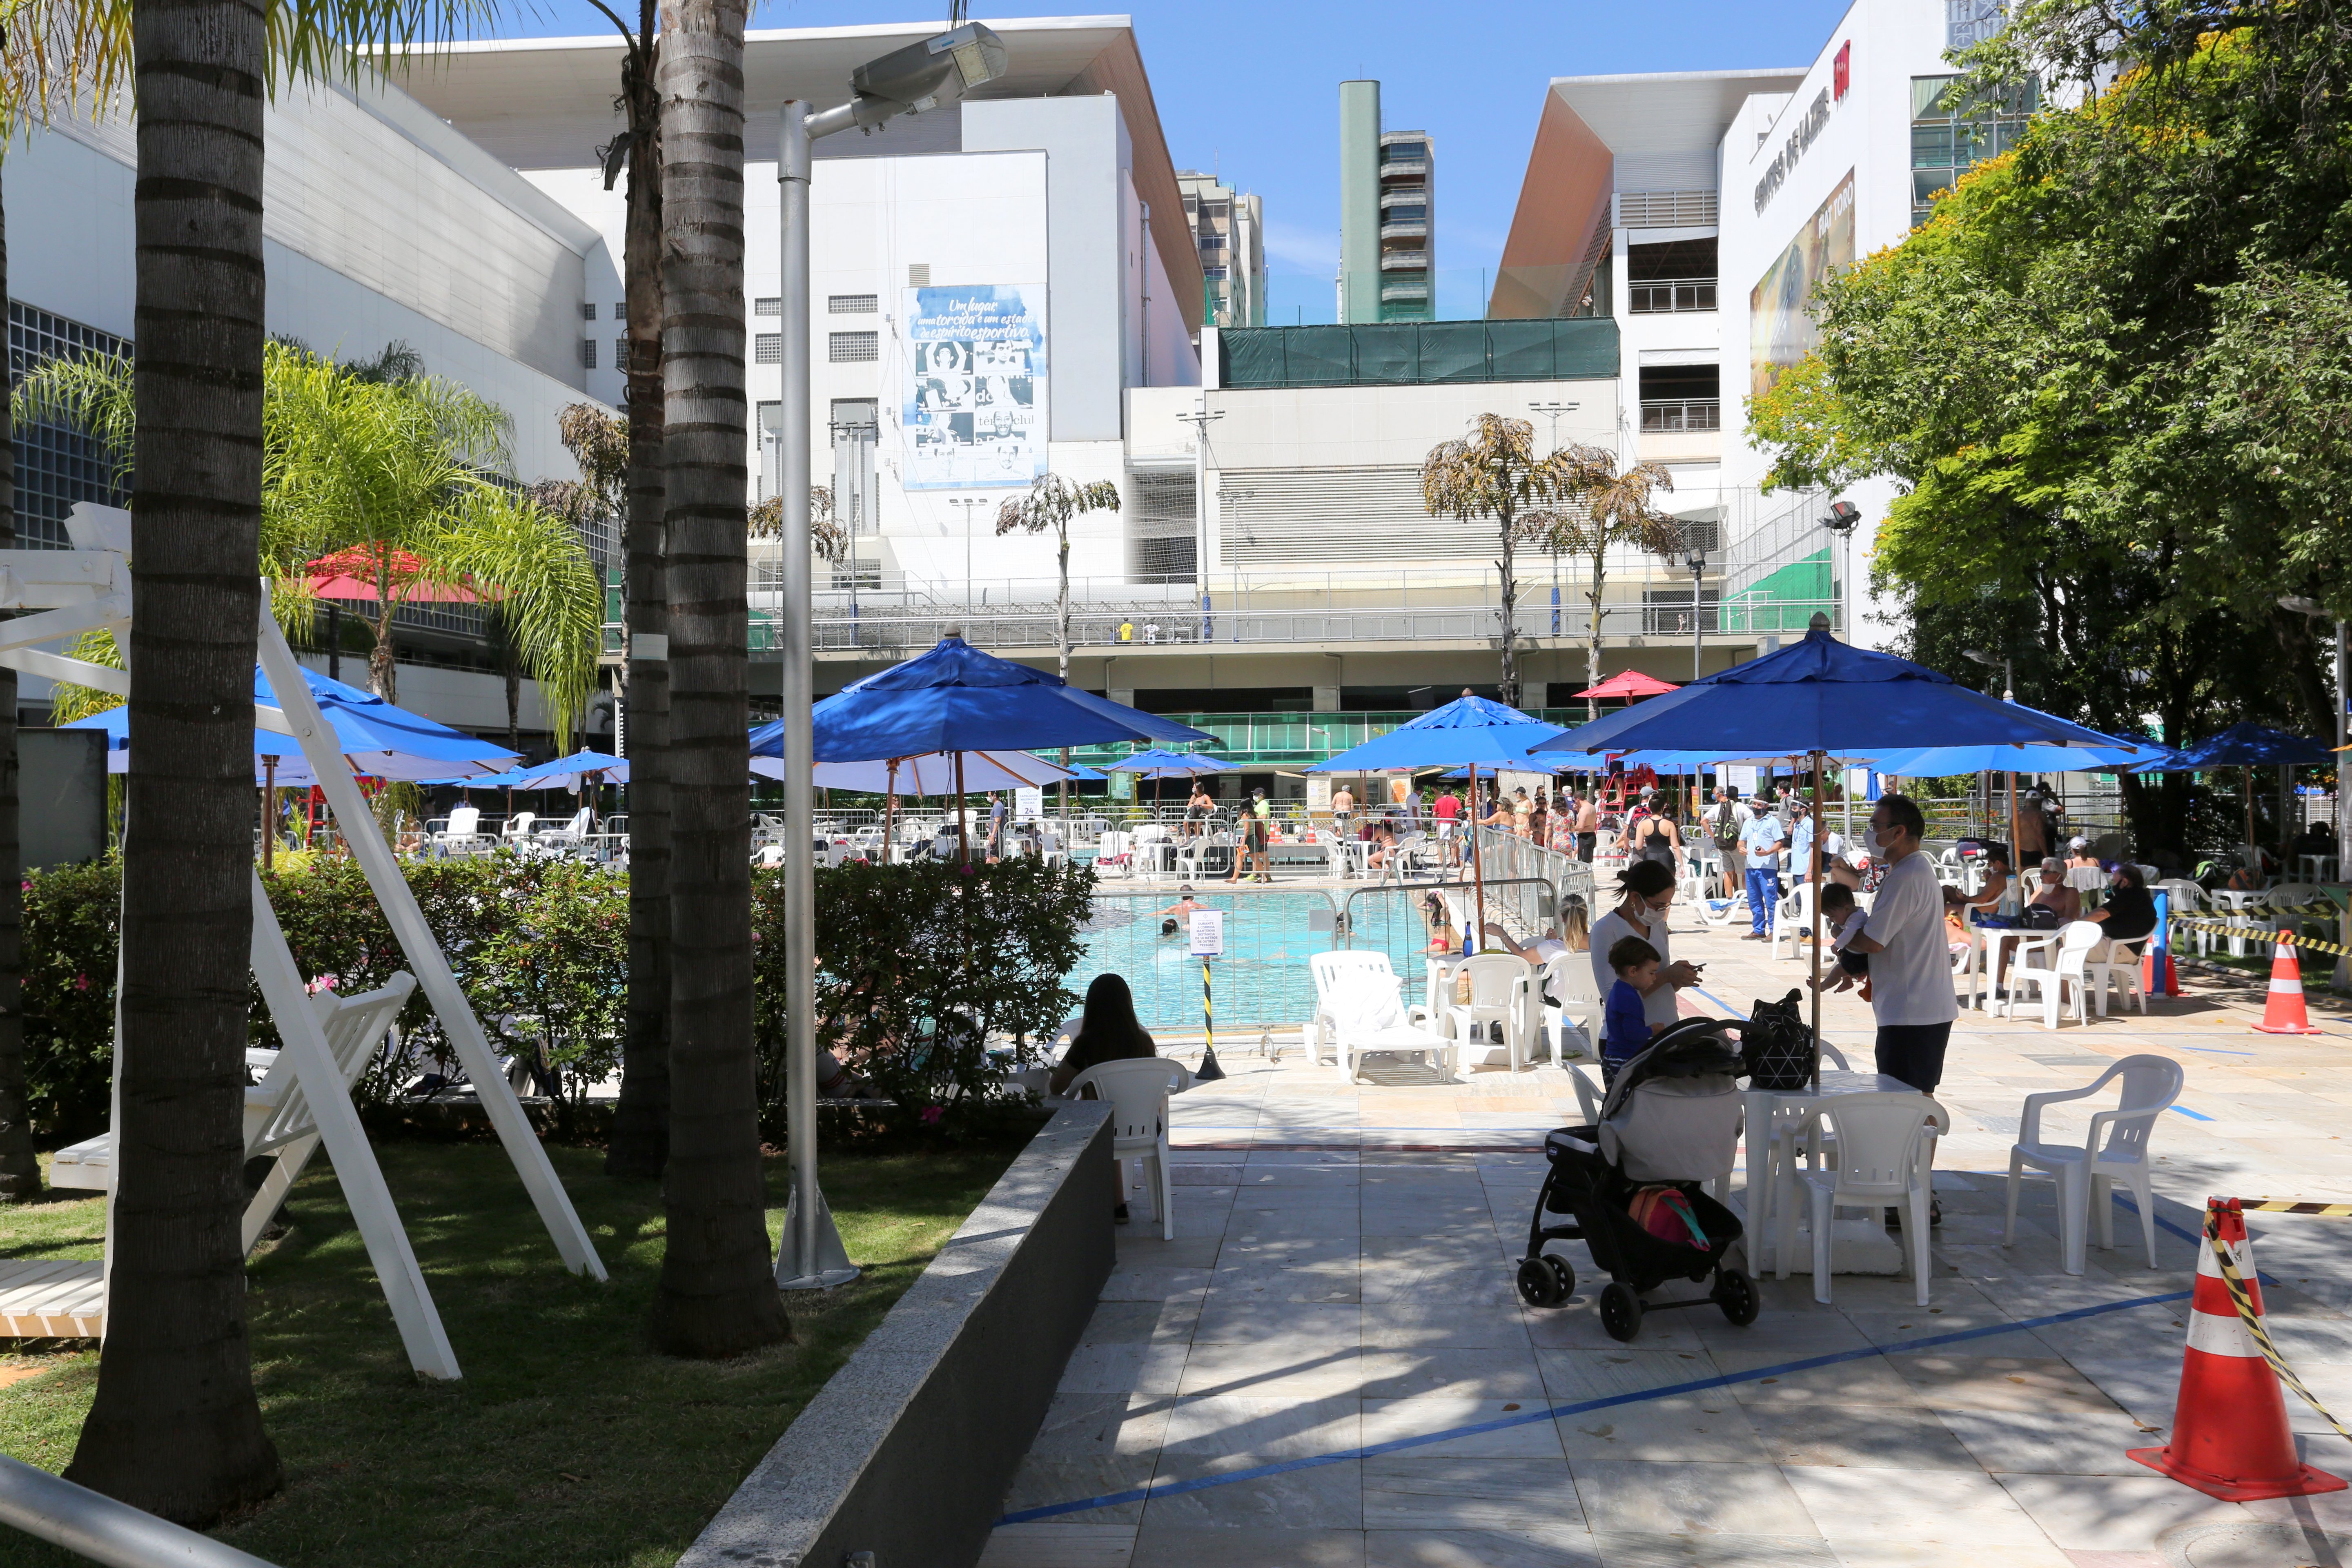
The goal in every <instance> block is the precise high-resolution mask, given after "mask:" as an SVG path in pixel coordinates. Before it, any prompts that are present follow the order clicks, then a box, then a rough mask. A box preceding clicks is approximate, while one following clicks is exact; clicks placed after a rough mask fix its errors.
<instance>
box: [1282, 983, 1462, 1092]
mask: <svg viewBox="0 0 2352 1568" xmlns="http://www.w3.org/2000/svg"><path fill="white" fill-rule="evenodd" d="M1307 968H1308V972H1309V973H1312V974H1313V975H1314V977H1315V1018H1314V1021H1313V1022H1312V1023H1310V1024H1308V1025H1307V1059H1308V1061H1309V1062H1310V1063H1315V1064H1319V1063H1320V1062H1321V1061H1322V1059H1323V1047H1325V1045H1327V1044H1328V1046H1329V1047H1331V1052H1332V1059H1333V1065H1335V1066H1336V1067H1338V1068H1339V1071H1340V1073H1341V1074H1342V1075H1343V1076H1344V1077H1345V1078H1346V1079H1348V1081H1349V1082H1350V1083H1353V1082H1355V1081H1356V1079H1358V1078H1359V1077H1360V1075H1361V1072H1362V1068H1363V1059H1364V1058H1365V1057H1367V1056H1370V1054H1372V1053H1373V1052H1375V1051H1392V1052H1400V1053H1405V1054H1412V1055H1418V1056H1421V1057H1423V1058H1426V1059H1428V1060H1429V1061H1431V1062H1433V1063H1435V1062H1441V1061H1444V1060H1446V1059H1447V1058H1450V1057H1451V1056H1452V1055H1453V1051H1454V1043H1453V1042H1452V1041H1451V1040H1449V1039H1448V1038H1447V1037H1445V1036H1444V1035H1443V1034H1441V1033H1439V1032H1438V1031H1437V1030H1435V1029H1433V1028H1432V1027H1430V1024H1431V1021H1432V1019H1431V1015H1430V1011H1429V1009H1428V1008H1427V1007H1426V1006H1424V1005H1421V1004H1419V1003H1415V1004H1414V1005H1412V1006H1411V1007H1406V1006H1405V1005H1403V1004H1402V1002H1401V1001H1400V1000H1399V999H1398V996H1397V987H1398V985H1399V984H1401V983H1402V982H1401V980H1400V978H1399V976H1398V974H1397V973H1396V971H1395V970H1394V969H1392V968H1391V967H1390V965H1389V958H1388V954H1386V953H1384V952H1318V953H1315V954H1313V955H1311V956H1310V957H1309V958H1308V960H1307Z"/></svg>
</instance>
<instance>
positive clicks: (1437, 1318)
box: [1363, 1300, 1528, 1351]
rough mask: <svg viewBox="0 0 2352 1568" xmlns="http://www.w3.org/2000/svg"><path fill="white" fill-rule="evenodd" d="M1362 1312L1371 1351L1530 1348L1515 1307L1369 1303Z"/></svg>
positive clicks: (1448, 1303) (1439, 1302)
mask: <svg viewBox="0 0 2352 1568" xmlns="http://www.w3.org/2000/svg"><path fill="white" fill-rule="evenodd" d="M1363 1311H1364V1345H1365V1347H1366V1348H1367V1349H1371V1350H1440V1349H1454V1350H1472V1349H1480V1348H1496V1347H1500V1348H1505V1349H1511V1350H1520V1351H1524V1350H1526V1349H1527V1348H1528V1330H1527V1324H1526V1322H1525V1321H1524V1320H1523V1318H1522V1316H1521V1312H1520V1310H1519V1308H1518V1307H1517V1306H1515V1305H1514V1306H1492V1305H1488V1304H1486V1303H1483V1302H1477V1301H1451V1300H1448V1301H1414V1302H1402V1301H1383V1302H1373V1303H1368V1304H1367V1305H1366V1306H1365V1308H1364V1310H1363Z"/></svg>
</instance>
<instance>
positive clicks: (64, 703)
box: [49, 630, 122, 724]
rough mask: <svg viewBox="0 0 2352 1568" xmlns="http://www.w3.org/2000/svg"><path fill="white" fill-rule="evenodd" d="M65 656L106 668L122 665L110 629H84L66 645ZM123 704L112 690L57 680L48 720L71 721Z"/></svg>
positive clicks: (53, 721) (118, 649) (57, 721)
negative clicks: (101, 689)
mask: <svg viewBox="0 0 2352 1568" xmlns="http://www.w3.org/2000/svg"><path fill="white" fill-rule="evenodd" d="M66 657H67V658H78V659H80V660H81V661H82V662H83V663H84V664H102V665H104V666H106V668H109V669H121V668H122V649H121V647H118V646H117V645H116V643H115V640H114V634H113V633H112V632H110V631H103V630H97V631H87V632H84V633H82V634H81V636H79V637H76V638H74V640H73V641H72V642H71V643H69V644H68V645H67V646H66ZM121 706H122V699H121V698H120V697H117V696H116V695H115V694H114V693H113V692H111V691H100V690H99V689H97V688H96V687H94V686H76V685H74V684H72V683H71V682H70V681H63V680H61V681H59V682H58V684H57V686H56V688H55V689H53V690H52V691H51V692H50V695H49V722H50V723H51V724H70V723H72V722H73V721H75V720H77V719H87V718H89V716H90V715H91V714H93V713H103V712H105V711H106V710H108V709H110V708H120V707H121Z"/></svg>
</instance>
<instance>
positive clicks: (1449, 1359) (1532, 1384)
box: [1362, 1346, 1546, 1404]
mask: <svg viewBox="0 0 2352 1568" xmlns="http://www.w3.org/2000/svg"><path fill="white" fill-rule="evenodd" d="M1362 1367H1363V1389H1364V1397H1365V1398H1367V1399H1409V1398H1414V1397H1418V1396H1420V1395H1423V1394H1458V1395H1462V1396H1465V1397H1468V1398H1477V1399H1519V1400H1528V1401H1533V1402H1535V1403H1538V1404H1539V1403H1542V1402H1544V1400H1545V1398H1546V1394H1545V1390H1544V1383H1543V1373H1541V1372H1540V1371H1539V1370H1538V1368H1537V1366H1536V1360H1535V1355H1534V1353H1533V1352H1530V1351H1528V1349H1526V1348H1525V1347H1524V1346H1523V1347H1521V1348H1519V1349H1517V1350H1513V1349H1510V1348H1508V1347H1507V1346H1498V1347H1493V1348H1487V1349H1448V1348H1441V1349H1435V1350H1377V1349H1370V1348H1367V1349H1366V1350H1365V1352H1363V1362H1362Z"/></svg>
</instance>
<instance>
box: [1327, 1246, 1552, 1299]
mask: <svg viewBox="0 0 2352 1568" xmlns="http://www.w3.org/2000/svg"><path fill="white" fill-rule="evenodd" d="M1365 1239H1366V1244H1367V1245H1370V1242H1371V1241H1372V1240H1373V1239H1374V1238H1372V1237H1366V1238H1365ZM1356 1279H1357V1289H1358V1290H1359V1292H1360V1295H1361V1297H1362V1300H1363V1303H1364V1305H1365V1306H1367V1307H1375V1306H1387V1305H1398V1306H1416V1305H1426V1304H1429V1303H1431V1302H1439V1301H1442V1302H1445V1303H1447V1304H1449V1305H1454V1306H1463V1307H1469V1306H1474V1305H1475V1306H1481V1307H1509V1306H1516V1305H1517V1302H1518V1300H1519V1290H1518V1286H1517V1283H1516V1282H1515V1281H1516V1279H1517V1265H1516V1264H1513V1263H1510V1262H1507V1261H1504V1260H1501V1259H1499V1258H1498V1259H1497V1260H1496V1261H1494V1262H1487V1263H1445V1264H1437V1265H1432V1266H1418V1265H1413V1264H1407V1263H1399V1262H1392V1261H1391V1262H1377V1263H1376V1262H1372V1261H1370V1260H1367V1261H1366V1262H1365V1264H1364V1266H1363V1268H1362V1269H1361V1270H1360V1272H1359V1273H1358V1275H1357V1277H1356Z"/></svg>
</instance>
